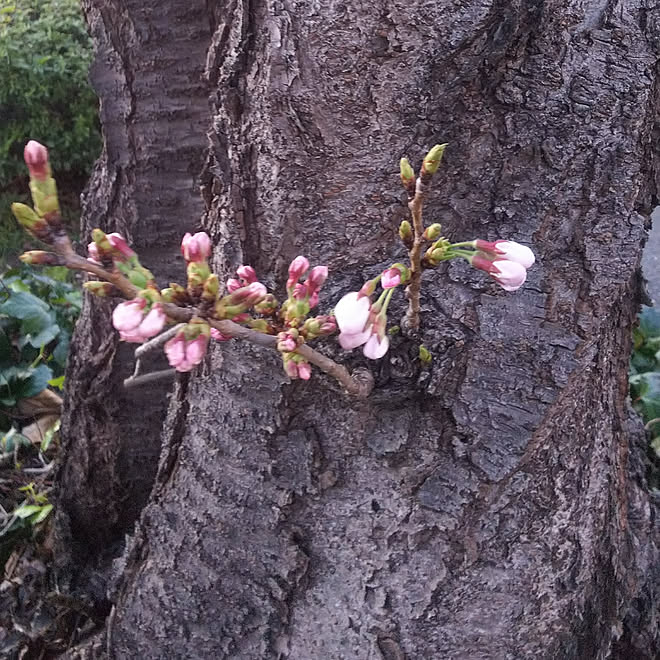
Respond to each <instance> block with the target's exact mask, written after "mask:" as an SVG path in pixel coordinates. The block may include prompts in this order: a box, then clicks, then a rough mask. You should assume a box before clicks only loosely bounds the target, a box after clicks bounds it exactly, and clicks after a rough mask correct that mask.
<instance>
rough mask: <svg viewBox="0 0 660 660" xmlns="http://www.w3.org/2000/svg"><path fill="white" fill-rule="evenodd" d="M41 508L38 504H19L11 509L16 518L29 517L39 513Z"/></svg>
mask: <svg viewBox="0 0 660 660" xmlns="http://www.w3.org/2000/svg"><path fill="white" fill-rule="evenodd" d="M52 506H53V505H52V504H51V505H50V507H51V508H52ZM43 508H44V507H42V506H41V505H39V504H21V505H20V506H19V507H18V508H17V509H14V510H13V511H12V514H13V515H14V516H16V517H17V518H29V517H30V516H32V515H34V514H35V513H40V512H41V510H42V509H43Z"/></svg>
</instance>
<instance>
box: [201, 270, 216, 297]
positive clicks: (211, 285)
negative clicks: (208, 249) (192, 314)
mask: <svg viewBox="0 0 660 660" xmlns="http://www.w3.org/2000/svg"><path fill="white" fill-rule="evenodd" d="M219 291H220V281H219V280H218V276H217V275H216V274H215V273H211V274H210V275H209V276H208V277H207V278H206V281H205V282H204V288H203V290H202V300H206V301H208V302H214V301H215V300H216V298H217V297H218V292H219Z"/></svg>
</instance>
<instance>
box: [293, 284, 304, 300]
mask: <svg viewBox="0 0 660 660" xmlns="http://www.w3.org/2000/svg"><path fill="white" fill-rule="evenodd" d="M291 295H292V297H293V298H295V299H296V300H304V299H305V298H307V285H306V284H303V283H302V282H296V283H295V284H294V286H293V294H291Z"/></svg>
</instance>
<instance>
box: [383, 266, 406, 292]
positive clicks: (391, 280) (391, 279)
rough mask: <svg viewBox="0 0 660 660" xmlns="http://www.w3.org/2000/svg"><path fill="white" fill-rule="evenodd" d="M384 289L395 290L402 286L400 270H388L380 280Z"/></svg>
mask: <svg viewBox="0 0 660 660" xmlns="http://www.w3.org/2000/svg"><path fill="white" fill-rule="evenodd" d="M380 284H381V286H382V287H383V289H393V288H394V287H395V286H399V284H401V271H400V270H399V269H398V268H388V269H387V270H386V271H384V272H383V275H382V277H381V278H380Z"/></svg>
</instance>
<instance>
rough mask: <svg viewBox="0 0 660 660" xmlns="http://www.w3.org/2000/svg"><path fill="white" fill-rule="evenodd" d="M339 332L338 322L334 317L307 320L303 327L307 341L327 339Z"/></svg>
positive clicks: (318, 317)
mask: <svg viewBox="0 0 660 660" xmlns="http://www.w3.org/2000/svg"><path fill="white" fill-rule="evenodd" d="M336 331H337V322H336V321H335V317H334V316H317V317H315V318H311V319H307V320H306V321H305V324H304V325H303V327H302V331H301V332H302V334H303V335H304V336H305V337H306V338H307V339H316V338H317V337H325V336H328V335H331V334H333V333H335V332H336Z"/></svg>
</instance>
